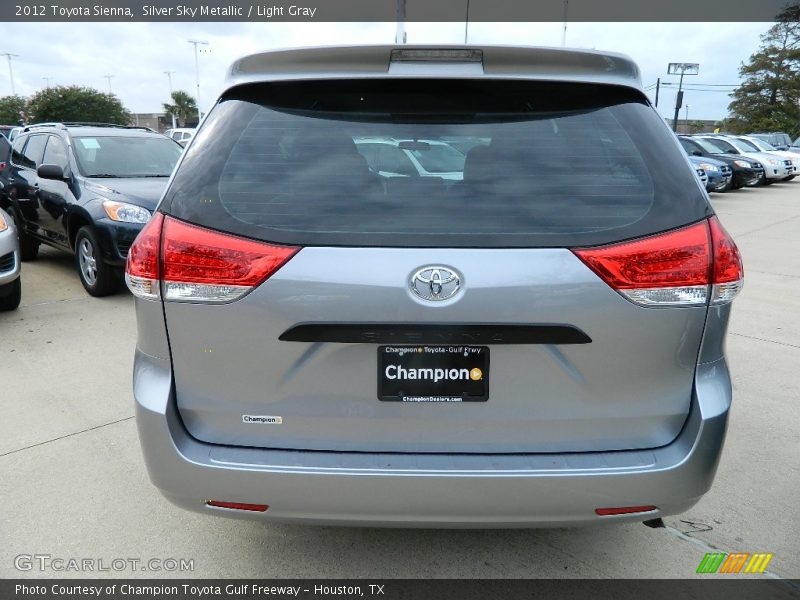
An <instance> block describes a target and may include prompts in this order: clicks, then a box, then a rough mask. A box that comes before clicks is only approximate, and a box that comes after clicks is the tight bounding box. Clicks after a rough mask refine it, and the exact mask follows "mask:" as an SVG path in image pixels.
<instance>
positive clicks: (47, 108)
mask: <svg viewBox="0 0 800 600" xmlns="http://www.w3.org/2000/svg"><path fill="white" fill-rule="evenodd" d="M28 115H29V117H28V120H29V121H30V122H31V123H36V122H38V123H42V122H47V121H90V122H93V123H115V124H118V125H127V124H128V123H130V114H129V113H128V111H126V110H125V107H124V106H123V105H122V102H120V101H119V98H117V97H116V96H114V95H113V94H104V93H102V92H99V91H97V90H95V89H92V88H88V87H79V86H77V85H71V86H63V85H60V86H58V87H51V88H47V89H44V90H41V91H39V92H37V93H36V94H34V95H33V96H32V97H31V99H30V100H29V101H28Z"/></svg>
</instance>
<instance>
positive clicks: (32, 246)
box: [9, 208, 39, 262]
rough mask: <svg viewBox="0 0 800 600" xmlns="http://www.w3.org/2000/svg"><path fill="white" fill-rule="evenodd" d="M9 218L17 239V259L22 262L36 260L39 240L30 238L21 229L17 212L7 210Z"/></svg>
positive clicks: (20, 220)
mask: <svg viewBox="0 0 800 600" xmlns="http://www.w3.org/2000/svg"><path fill="white" fill-rule="evenodd" d="M9 212H10V213H11V218H12V219H14V227H16V228H17V239H19V258H20V260H23V261H26V262H27V261H29V260H36V257H37V256H39V240H37V239H36V238H33V237H31V236H30V235H29V234H27V233H25V232H24V231H23V229H22V219H21V218H20V216H19V214H17V211H16V210H14V209H13V208H11V209H9Z"/></svg>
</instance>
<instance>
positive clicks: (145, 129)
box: [22, 121, 158, 133]
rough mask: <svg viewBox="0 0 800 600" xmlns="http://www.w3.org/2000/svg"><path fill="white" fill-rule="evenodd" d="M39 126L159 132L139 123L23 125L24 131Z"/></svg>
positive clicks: (75, 122) (85, 122)
mask: <svg viewBox="0 0 800 600" xmlns="http://www.w3.org/2000/svg"><path fill="white" fill-rule="evenodd" d="M38 127H56V128H58V129H67V128H68V127H113V128H117V129H139V130H141V131H151V132H153V133H158V132H157V131H155V130H154V129H151V128H150V127H144V126H139V125H119V124H117V123H95V122H93V121H63V122H60V121H59V122H53V123H33V124H32V125H26V126H25V127H23V129H22V131H30V130H32V129H36V128H38Z"/></svg>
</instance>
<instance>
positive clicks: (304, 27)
mask: <svg viewBox="0 0 800 600" xmlns="http://www.w3.org/2000/svg"><path fill="white" fill-rule="evenodd" d="M7 25H8V24H7ZM769 26H770V23H697V24H693V23H570V24H569V26H568V31H567V46H571V47H580V48H595V49H597V50H610V51H614V52H622V53H624V54H628V55H630V56H631V57H632V58H633V59H634V60H635V61H636V62H637V63H638V64H639V66H640V68H641V69H642V81H643V84H644V85H645V86H649V85H651V84H654V83H655V82H656V78H658V77H661V78H662V80H666V81H677V77H675V76H670V75H667V73H666V70H667V63H669V62H697V63H700V75H698V76H694V77H686V79H685V80H684V81H685V82H687V83H690V84H736V83H738V82H739V74H738V68H739V65H740V64H741V63H742V61H746V60H747V59H748V57H749V56H750V54H752V53H753V52H755V51H756V49H757V48H758V44H759V35H760V34H762V33H764V32H765V31H766V30H767V29H768V28H769ZM406 27H407V32H408V43H410V44H417V43H423V44H424V43H462V42H463V40H464V24H463V23H409V24H407V26H406ZM395 30H396V25H395V24H394V23H17V24H14V25H13V26H6V27H5V28H4V31H3V37H2V40H1V41H0V52H12V53H14V54H18V55H19V56H18V57H16V58H14V59H13V69H14V81H15V84H16V90H17V93H18V94H21V95H26V96H27V95H30V94H32V93H34V92H36V91H37V90H39V89H41V88H42V87H44V85H45V80H44V79H43V78H44V77H49V78H50V85H84V86H90V87H94V88H97V89H99V90H102V91H108V82H107V80H106V79H105V78H104V75H113V78H112V79H111V90H112V91H113V93H114V94H116V95H117V96H119V97H120V99H121V100H122V102H123V104H124V105H125V106H126V108H127V109H128V110H130V111H132V112H158V111H160V110H161V104H162V103H163V102H165V101H167V100H168V95H169V88H168V80H167V76H166V75H165V74H164V71H174V74H173V75H172V85H173V89H176V90H178V89H180V90H185V91H188V92H189V93H191V94H192V95H195V67H194V51H193V47H192V45H191V44H189V43H187V40H189V39H201V40H206V41H208V42H209V45H208V46H207V47H205V48H204V49H205V51H204V52H202V53H201V54H200V55H199V62H200V86H201V87H200V101H201V103H202V104H203V106H208V105H209V104H210V103H211V102H212V101H213V100H214V97H215V95H216V93H217V92H218V90H219V88H220V86H221V85H222V83H223V80H224V77H225V71H226V69H227V67H228V66H229V65H230V63H231V62H232V61H233V60H234V59H236V58H237V57H239V56H242V55H244V54H249V53H252V52H257V51H260V50H267V49H272V48H286V47H295V46H313V45H328V44H369V43H393V42H394V36H395ZM561 30H562V24H561V23H470V26H469V42H470V43H471V44H481V43H497V44H502V43H507V44H524V45H536V46H560V45H561ZM719 89H720V90H724V91H713V92H700V91H691V90H689V91H687V93H686V97H685V103H687V104H689V106H690V108H689V118H690V119H721V118H723V117H724V116H725V115H726V114H727V110H726V109H727V105H728V102H729V101H730V99H729V98H728V95H727V93H725V92H727V91H729V89H730V88H719ZM10 93H11V84H10V81H9V76H8V69H7V65H6V64H3V63H2V62H0V95H3V96H4V95H8V94H10ZM651 97H652V96H651ZM674 102H675V88H666V89H664V88H662V93H661V99H660V101H659V110H661V111H662V114H664V115H665V116H669V117H670V118H671V116H672V110H671V109H670V108H669V107H670V106H672V107H674ZM684 116H685V112H684V111H681V118H684Z"/></svg>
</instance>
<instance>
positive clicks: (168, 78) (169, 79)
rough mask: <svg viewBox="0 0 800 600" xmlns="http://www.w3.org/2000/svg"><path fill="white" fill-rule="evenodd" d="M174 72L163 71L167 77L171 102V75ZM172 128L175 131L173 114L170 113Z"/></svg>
mask: <svg viewBox="0 0 800 600" xmlns="http://www.w3.org/2000/svg"><path fill="white" fill-rule="evenodd" d="M174 72H175V71H164V75H166V76H167V80H168V81H169V99H170V100H172V74H173V73H174ZM172 128H173V129H175V113H172Z"/></svg>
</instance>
